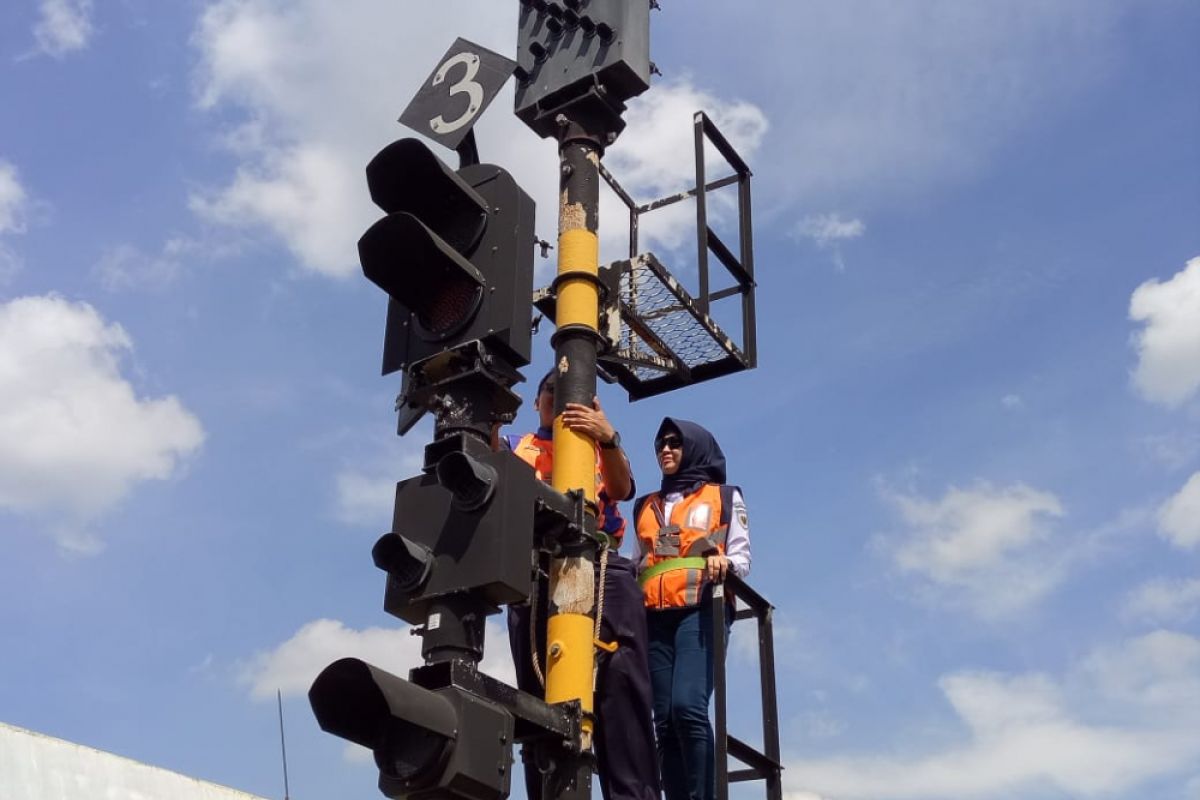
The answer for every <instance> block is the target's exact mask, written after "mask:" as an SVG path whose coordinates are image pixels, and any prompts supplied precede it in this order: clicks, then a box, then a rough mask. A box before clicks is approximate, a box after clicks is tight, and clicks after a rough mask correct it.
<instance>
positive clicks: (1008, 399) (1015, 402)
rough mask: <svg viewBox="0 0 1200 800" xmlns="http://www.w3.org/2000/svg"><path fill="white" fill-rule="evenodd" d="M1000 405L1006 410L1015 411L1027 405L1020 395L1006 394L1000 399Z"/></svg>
mask: <svg viewBox="0 0 1200 800" xmlns="http://www.w3.org/2000/svg"><path fill="white" fill-rule="evenodd" d="M1000 405H1002V406H1004V407H1005V408H1010V409H1015V408H1021V407H1022V406H1024V405H1025V401H1024V400H1022V399H1021V395H1019V394H1006V395H1004V397H1001V398H1000Z"/></svg>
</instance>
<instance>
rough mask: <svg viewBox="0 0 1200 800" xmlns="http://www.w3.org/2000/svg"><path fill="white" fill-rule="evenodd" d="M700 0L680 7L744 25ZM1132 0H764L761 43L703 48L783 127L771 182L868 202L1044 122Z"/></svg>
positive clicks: (970, 160) (778, 190) (976, 164)
mask: <svg viewBox="0 0 1200 800" xmlns="http://www.w3.org/2000/svg"><path fill="white" fill-rule="evenodd" d="M696 5H697V4H696V3H693V4H689V6H688V10H687V11H681V12H679V13H681V14H687V15H691V16H695V17H699V16H701V15H703V17H704V20H705V22H704V25H705V28H704V30H735V29H736V30H740V29H744V28H745V27H746V25H747V19H748V18H747V17H746V15H745V12H744V10H743V6H742V4H736V3H734V4H727V3H718V2H708V3H704V4H703V10H700V9H697V8H694V6H696ZM1124 7H1125V4H1122V3H1116V2H1109V1H1108V0H1082V1H1081V0H1062V2H1056V3H1039V4H1036V5H1023V6H1022V7H1021V8H1020V10H1019V11H1016V10H1015V9H1014V8H1013V7H1012V6H1010V5H1007V4H992V3H931V4H916V5H914V4H910V3H887V2H861V1H860V2H841V3H823V4H817V5H814V4H799V3H765V4H759V5H757V6H756V7H755V10H754V16H753V27H754V31H755V34H754V46H752V47H744V48H740V49H731V50H729V51H728V52H727V53H722V52H717V53H713V54H711V55H710V54H709V53H705V55H706V56H707V57H708V58H709V59H710V62H711V63H712V64H713V69H715V70H726V71H728V72H729V73H730V74H731V80H742V81H746V82H748V83H750V82H752V83H753V84H754V86H755V88H754V95H753V98H754V99H755V101H757V102H760V103H762V104H763V105H764V106H765V107H767V108H770V109H772V112H771V113H772V124H773V126H774V128H775V129H776V130H778V131H785V132H786V133H785V134H781V135H779V136H775V137H772V140H771V142H770V143H769V146H768V153H767V157H768V158H769V159H770V163H771V170H770V171H769V172H768V171H766V170H760V176H761V178H760V180H763V181H766V182H767V183H768V184H769V185H770V186H771V189H772V194H773V195H776V196H780V195H782V196H783V197H784V198H790V199H791V200H793V201H795V202H803V203H805V204H812V203H814V202H816V203H819V204H831V203H836V202H839V201H842V200H844V199H847V198H854V199H855V200H856V202H859V203H864V202H865V203H870V202H877V201H878V200H880V199H884V198H887V199H895V198H896V197H897V196H909V197H911V196H912V195H913V194H919V193H924V192H927V191H928V190H929V188H930V187H931V186H937V185H938V184H940V183H945V182H949V181H954V180H960V179H961V178H963V177H964V176H966V175H969V174H971V173H972V172H973V171H974V170H977V169H979V168H981V167H982V166H983V165H985V164H986V163H987V162H988V160H989V159H990V158H991V157H992V156H993V154H994V153H995V152H996V151H997V149H998V148H999V147H1000V146H1001V145H1002V144H1003V143H1004V142H1005V141H1006V140H1007V139H1008V138H1009V137H1010V136H1012V135H1013V134H1014V133H1016V132H1018V131H1021V130H1022V129H1025V128H1028V127H1029V126H1030V125H1031V123H1032V124H1036V125H1045V124H1047V123H1046V120H1048V119H1052V118H1053V116H1054V115H1055V114H1056V113H1060V112H1059V108H1060V107H1061V106H1062V105H1063V99H1064V98H1069V97H1071V96H1073V95H1074V94H1075V93H1077V92H1079V91H1081V90H1082V89H1086V88H1088V87H1090V86H1091V85H1094V84H1095V83H1098V78H1099V77H1100V76H1103V75H1104V74H1105V72H1106V70H1108V69H1111V66H1110V65H1111V63H1112V61H1113V59H1114V54H1115V53H1116V52H1118V51H1117V48H1115V47H1113V46H1112V43H1111V41H1110V39H1111V34H1112V33H1113V32H1114V31H1115V30H1118V26H1119V23H1120V21H1121V15H1122V13H1123V9H1124ZM667 13H670V12H669V10H668V12H667ZM664 19H665V17H664ZM781 218H782V219H787V218H788V216H787V214H786V210H785V213H783V214H782V216H781Z"/></svg>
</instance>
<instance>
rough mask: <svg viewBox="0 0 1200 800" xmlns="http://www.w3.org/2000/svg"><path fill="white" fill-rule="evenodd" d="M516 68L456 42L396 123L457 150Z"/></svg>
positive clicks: (488, 52) (480, 49)
mask: <svg viewBox="0 0 1200 800" xmlns="http://www.w3.org/2000/svg"><path fill="white" fill-rule="evenodd" d="M516 66H517V63H516V62H515V61H512V60H510V59H507V58H505V57H504V56H502V55H500V54H499V53H494V52H492V51H491V50H488V49H487V48H485V47H480V46H479V45H477V44H475V43H473V42H469V41H467V40H466V39H462V38H459V39H456V40H455V41H454V44H452V45H450V49H449V50H447V51H446V55H444V56H442V60H441V61H439V62H438V65H437V67H435V68H434V70H433V74H431V75H430V76H429V77H428V78H426V79H425V83H423V84H421V88H420V90H419V91H418V92H417V95H416V97H414V98H413V99H412V101H411V102H410V103H409V104H408V108H406V109H404V113H403V114H401V115H400V122H402V123H403V124H405V125H407V126H408V127H410V128H412V129H413V130H414V131H416V132H417V133H420V134H423V135H425V136H428V137H429V138H430V139H433V140H434V141H435V142H437V143H438V144H442V145H445V146H446V147H449V148H450V149H452V150H453V149H457V148H458V146H459V144H461V143H462V141H463V139H465V138H466V137H467V134H468V133H470V132H471V127H472V126H473V125H474V124H475V120H477V119H479V115H480V114H482V113H483V110H484V109H485V108H487V106H488V104H489V103H491V102H492V100H493V99H495V97H496V94H497V93H498V92H499V91H500V87H502V86H504V82H505V81H507V80H508V76H510V75H512V74H513V70H514V69H516Z"/></svg>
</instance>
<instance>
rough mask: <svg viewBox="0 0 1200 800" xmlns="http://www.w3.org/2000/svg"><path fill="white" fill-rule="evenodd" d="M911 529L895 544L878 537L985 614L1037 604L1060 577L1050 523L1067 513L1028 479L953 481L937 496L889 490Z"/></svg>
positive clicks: (912, 569)
mask: <svg viewBox="0 0 1200 800" xmlns="http://www.w3.org/2000/svg"><path fill="white" fill-rule="evenodd" d="M885 497H886V498H887V499H888V500H890V501H891V502H892V504H893V505H894V506H895V508H896V510H897V511H898V512H899V514H900V517H901V519H902V521H903V522H904V523H905V525H906V526H907V527H908V530H907V531H906V533H905V534H904V536H903V537H902V538H901V540H900V541H898V542H888V541H884V540H880V541H879V542H878V544H880V546H881V547H882V548H883V549H884V550H886V551H887V552H889V553H890V554H891V556H892V557H893V559H894V560H895V563H896V564H897V566H899V567H900V568H901V570H903V571H904V572H906V573H910V574H914V575H917V576H919V577H921V578H923V579H924V580H926V581H927V582H928V584H929V585H930V586H931V587H933V588H936V589H939V590H942V591H944V592H949V593H950V594H951V595H953V596H957V595H961V596H962V597H963V598H965V600H966V601H967V602H968V604H969V605H970V606H971V607H972V608H973V609H974V610H975V611H976V612H977V613H980V614H982V615H983V616H988V617H995V616H1003V615H1006V614H1010V613H1013V612H1016V611H1019V610H1021V609H1024V608H1025V607H1027V606H1029V605H1030V604H1032V603H1034V602H1036V601H1037V600H1038V599H1039V598H1041V597H1042V596H1043V595H1044V594H1045V593H1046V592H1048V591H1049V590H1050V589H1051V588H1053V587H1054V585H1056V584H1057V582H1058V581H1059V580H1060V579H1061V577H1062V575H1063V569H1064V563H1063V562H1062V560H1061V559H1057V560H1056V559H1053V558H1049V557H1047V555H1046V553H1045V552H1044V551H1045V549H1046V548H1045V547H1044V546H1043V545H1044V544H1045V543H1046V541H1047V539H1048V536H1049V528H1048V525H1047V522H1048V521H1049V520H1050V519H1054V518H1058V517H1061V516H1063V508H1062V504H1061V503H1060V502H1059V500H1058V498H1057V497H1055V496H1054V495H1053V494H1051V493H1049V492H1043V491H1038V490H1035V489H1032V488H1030V487H1028V486H1025V485H1024V484H1019V483H1018V484H1014V485H1012V486H1008V487H1003V488H1001V487H995V486H992V485H991V484H989V483H986V482H979V483H977V484H975V485H974V486H972V487H971V488H969V489H959V488H957V487H951V488H950V489H948V490H947V491H946V493H945V494H944V495H943V496H942V497H941V499H939V500H927V499H924V498H922V497H919V496H916V495H905V494H901V493H898V492H892V491H888V492H885Z"/></svg>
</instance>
